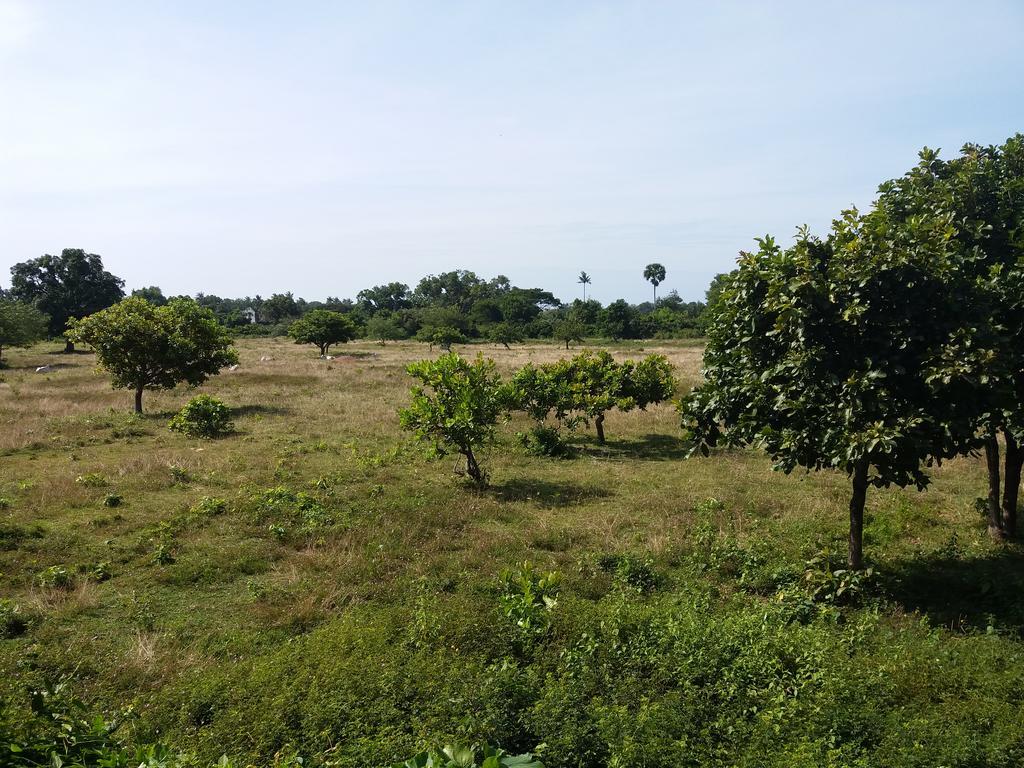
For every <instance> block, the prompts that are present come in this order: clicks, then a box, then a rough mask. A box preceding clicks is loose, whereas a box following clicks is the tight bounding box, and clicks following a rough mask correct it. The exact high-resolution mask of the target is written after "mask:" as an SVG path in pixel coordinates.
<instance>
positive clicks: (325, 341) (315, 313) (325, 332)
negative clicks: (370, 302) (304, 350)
mask: <svg viewBox="0 0 1024 768" xmlns="http://www.w3.org/2000/svg"><path fill="white" fill-rule="evenodd" d="M288 335H289V336H291V337H292V338H293V339H295V343H296V344H313V345H315V346H316V347H317V348H318V349H319V350H320V355H321V356H325V355H327V353H328V352H329V351H330V349H331V346H332V345H334V344H344V343H346V342H348V341H351V340H352V339H354V338H355V337H356V328H355V325H354V324H353V323H352V321H351V320H350V319H349V317H348V316H347V315H344V314H342V313H341V312H331V311H330V310H327V309H314V310H312V311H311V312H308V313H307V314H306V315H304V316H303V317H302V318H300V319H298V320H296V321H295V322H294V323H292V324H291V325H290V326H289V327H288Z"/></svg>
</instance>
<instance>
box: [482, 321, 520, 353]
mask: <svg viewBox="0 0 1024 768" xmlns="http://www.w3.org/2000/svg"><path fill="white" fill-rule="evenodd" d="M487 338H488V339H489V340H490V341H492V342H494V343H495V344H501V345H503V346H504V347H505V349H511V347H510V346H509V344H518V343H520V342H522V340H523V330H522V328H520V327H519V326H518V325H513V324H512V323H495V324H494V325H492V326H491V327H490V328H488V329H487Z"/></svg>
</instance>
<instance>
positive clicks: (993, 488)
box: [985, 431, 1003, 539]
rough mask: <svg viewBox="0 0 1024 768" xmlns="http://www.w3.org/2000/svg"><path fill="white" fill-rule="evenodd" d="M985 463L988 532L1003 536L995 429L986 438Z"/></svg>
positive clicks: (995, 535) (994, 535) (998, 536)
mask: <svg viewBox="0 0 1024 768" xmlns="http://www.w3.org/2000/svg"><path fill="white" fill-rule="evenodd" d="M985 465H986V467H987V469H988V502H987V503H986V505H985V506H986V508H987V509H988V533H989V536H991V537H992V538H994V539H1001V538H1003V519H1002V510H1000V508H999V441H998V440H997V439H996V433H995V432H994V431H992V432H989V434H988V436H987V437H986V438H985Z"/></svg>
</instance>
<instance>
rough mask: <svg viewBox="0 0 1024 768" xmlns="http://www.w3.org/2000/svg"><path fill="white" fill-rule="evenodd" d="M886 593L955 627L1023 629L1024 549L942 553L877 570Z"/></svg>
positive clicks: (903, 603) (961, 629)
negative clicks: (982, 552)
mask: <svg viewBox="0 0 1024 768" xmlns="http://www.w3.org/2000/svg"><path fill="white" fill-rule="evenodd" d="M879 576H880V578H881V580H882V582H883V584H884V585H885V588H886V591H887V592H888V593H889V595H890V597H891V598H892V599H893V600H895V601H896V602H897V603H899V604H900V605H902V606H903V607H904V608H905V609H906V610H908V611H920V612H921V613H923V614H926V615H927V616H929V618H931V619H932V621H933V622H934V623H936V624H941V625H943V626H945V627H946V628H947V629H951V630H954V631H957V630H959V631H966V630H977V629H981V630H984V629H985V628H986V627H988V626H993V627H995V628H996V629H999V630H1003V631H1005V630H1010V631H1013V632H1017V633H1020V632H1022V631H1024V548H1022V547H1019V546H1008V547H1007V548H1005V549H1003V550H1001V551H998V552H992V553H990V554H985V555H979V556H967V557H963V556H959V555H958V554H957V553H955V552H953V553H950V552H944V551H940V552H937V553H934V554H931V555H923V556H917V557H915V558H912V559H909V560H903V561H897V562H894V563H888V564H884V565H882V566H881V567H880V568H879Z"/></svg>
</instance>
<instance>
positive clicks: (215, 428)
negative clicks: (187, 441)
mask: <svg viewBox="0 0 1024 768" xmlns="http://www.w3.org/2000/svg"><path fill="white" fill-rule="evenodd" d="M167 426H168V428H169V429H171V430H172V431H174V432H180V433H181V434H183V435H185V436H187V437H205V438H213V437H219V436H221V435H225V434H227V433H229V432H230V431H231V430H232V429H233V428H234V424H233V423H232V422H231V409H230V408H228V406H227V405H226V404H225V403H224V402H223V401H221V400H218V399H217V398H216V397H212V396H211V395H197V396H196V397H193V398H192V399H191V400H189V401H188V403H186V404H185V407H184V408H182V409H181V410H180V411H178V413H177V414H176V415H175V416H174V418H173V419H171V421H170V423H169V424H168V425H167Z"/></svg>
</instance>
